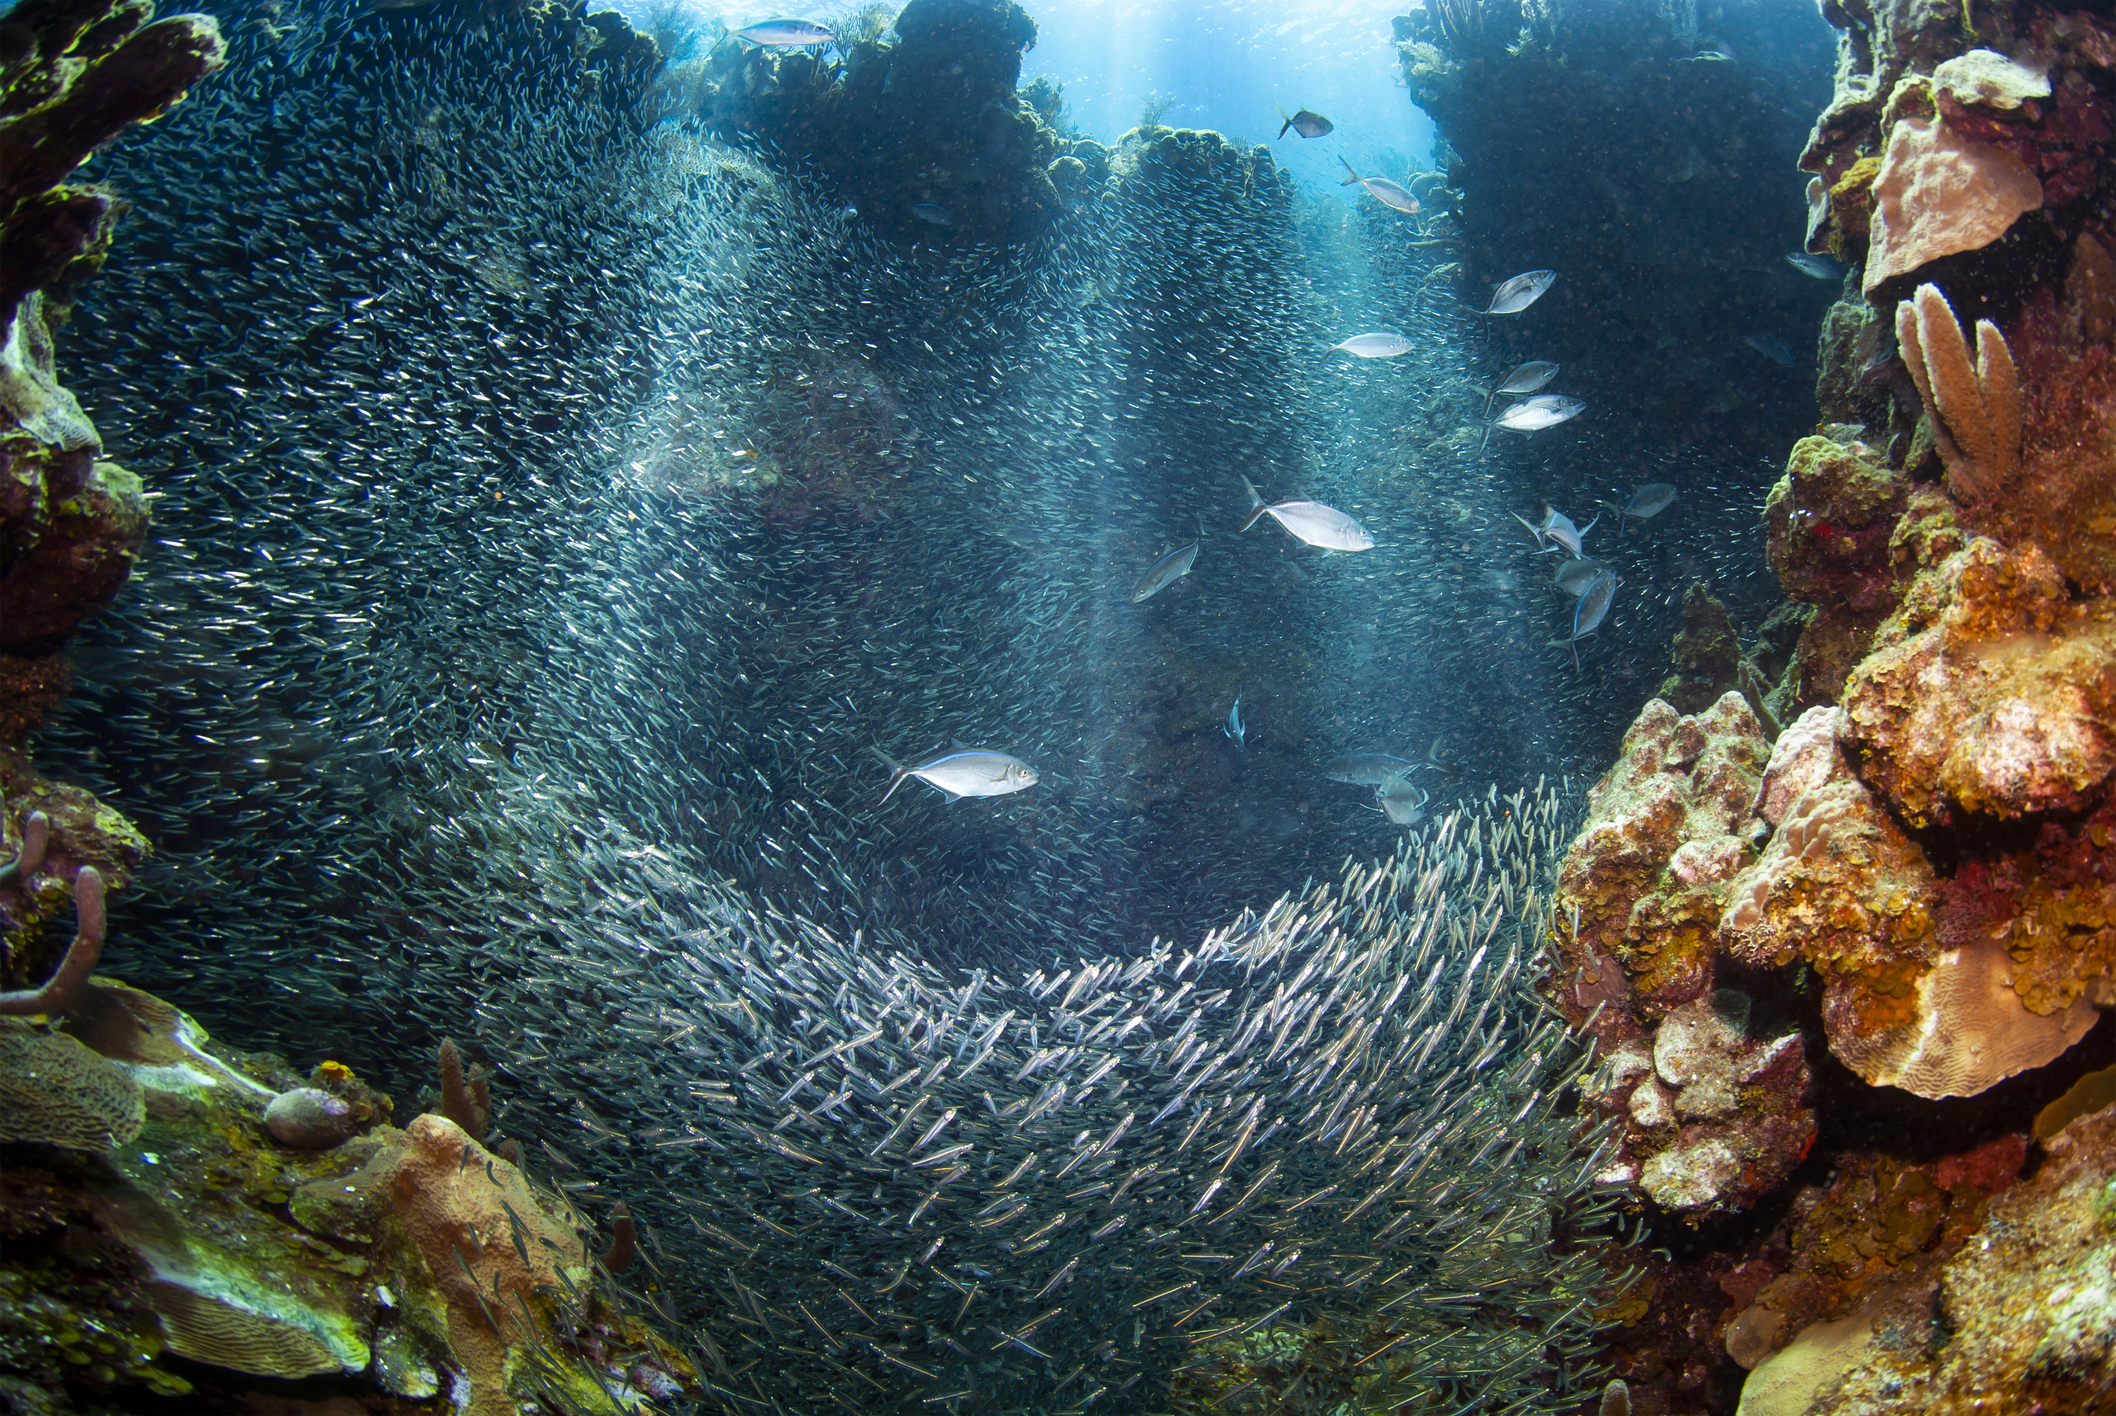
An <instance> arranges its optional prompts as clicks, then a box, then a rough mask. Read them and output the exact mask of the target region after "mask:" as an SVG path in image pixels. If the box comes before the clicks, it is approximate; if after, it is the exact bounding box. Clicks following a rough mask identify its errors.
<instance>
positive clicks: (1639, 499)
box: [1623, 482, 1675, 521]
mask: <svg viewBox="0 0 2116 1416" xmlns="http://www.w3.org/2000/svg"><path fill="white" fill-rule="evenodd" d="M1674 500H1675V488H1674V487H1673V486H1671V485H1670V484H1668V483H1666V482H1648V483H1646V485H1645V486H1643V487H1640V488H1639V489H1638V490H1637V491H1635V492H1633V493H1632V494H1631V500H1630V501H1628V502H1626V503H1625V504H1624V510H1623V519H1624V520H1625V521H1645V520H1648V519H1650V518H1652V517H1655V516H1658V515H1659V514H1660V513H1662V512H1664V511H1666V510H1667V509H1668V506H1669V504H1670V503H1671V502H1673V501H1674Z"/></svg>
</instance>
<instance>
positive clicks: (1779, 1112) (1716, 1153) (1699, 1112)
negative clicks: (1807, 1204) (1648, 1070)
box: [1630, 988, 1815, 1212]
mask: <svg viewBox="0 0 2116 1416" xmlns="http://www.w3.org/2000/svg"><path fill="white" fill-rule="evenodd" d="M1750 1011H1751V1008H1750V1000H1749V998H1748V996H1747V995H1746V994H1744V993H1741V992H1740V991H1738V990H1736V989H1731V988H1722V989H1715V990H1714V991H1713V992H1712V993H1710V994H1707V995H1706V996H1705V997H1702V998H1698V999H1695V1000H1693V1001H1691V1002H1689V1003H1685V1004H1683V1005H1681V1006H1679V1007H1677V1008H1674V1009H1671V1010H1670V1011H1669V1013H1668V1016H1667V1017H1665V1018H1663V1019H1662V1020H1661V1022H1660V1026H1659V1028H1658V1029H1657V1030H1656V1032H1655V1035H1654V1038H1653V1076H1652V1078H1651V1079H1649V1080H1648V1081H1646V1082H1643V1083H1641V1084H1640V1085H1639V1086H1638V1087H1637V1088H1635V1089H1634V1090H1633V1093H1632V1099H1631V1102H1630V1110H1631V1114H1632V1117H1633V1119H1634V1120H1635V1121H1638V1122H1640V1124H1642V1125H1649V1126H1653V1127H1655V1128H1663V1127H1665V1128H1671V1129H1672V1130H1673V1131H1674V1133H1675V1134H1674V1136H1673V1138H1672V1139H1671V1140H1670V1141H1669V1143H1668V1145H1667V1147H1666V1149H1664V1150H1661V1151H1658V1152H1656V1153H1655V1154H1653V1155H1651V1156H1650V1157H1648V1158H1647V1159H1646V1161H1645V1163H1644V1165H1643V1166H1642V1167H1641V1168H1640V1172H1639V1188H1640V1189H1641V1190H1643V1191H1645V1192H1646V1194H1647V1195H1648V1196H1650V1197H1651V1198H1652V1199H1653V1201H1654V1202H1655V1203H1656V1204H1659V1205H1660V1206H1661V1207H1662V1208H1663V1209H1668V1210H1673V1211H1677V1212H1700V1211H1709V1210H1717V1209H1741V1208H1744V1207H1746V1205H1748V1204H1749V1203H1751V1202H1753V1201H1754V1199H1755V1198H1756V1197H1758V1196H1760V1195H1765V1194H1768V1193H1770V1192H1771V1191H1773V1190H1775V1189H1777V1188H1778V1187H1779V1186H1780V1185H1782V1184H1783V1183H1784V1182H1785V1180H1786V1177H1787V1176H1789V1175H1790V1174H1791V1173H1792V1171H1793V1167H1794V1166H1796V1165H1798V1164H1799V1163H1800V1161H1801V1159H1802V1158H1804V1157H1805V1156H1806V1155H1807V1150H1808V1146H1809V1145H1810V1144H1811V1143H1812V1142H1813V1140H1814V1138H1815V1114H1814V1111H1813V1110H1812V1109H1811V1106H1810V1097H1809V1082H1810V1079H1809V1074H1808V1069H1807V1060H1806V1053H1805V1048H1804V1046H1803V1044H1802V1041H1801V1037H1800V1033H1799V1032H1798V1031H1797V1030H1796V1029H1786V1030H1782V1031H1778V1032H1777V1033H1776V1034H1775V1035H1768V1034H1766V1035H1763V1036H1758V1035H1757V1034H1756V1032H1755V1030H1753V1029H1752V1028H1751V1026H1750Z"/></svg>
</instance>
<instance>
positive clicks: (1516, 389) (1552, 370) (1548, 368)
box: [1479, 359, 1558, 418]
mask: <svg viewBox="0 0 2116 1416" xmlns="http://www.w3.org/2000/svg"><path fill="white" fill-rule="evenodd" d="M1557 376H1558V366H1557V365H1556V364H1553V363H1551V362H1550V361H1549V360H1548V359H1531V360H1529V361H1528V362H1527V363H1525V364H1523V365H1521V366H1520V367H1518V368H1516V369H1515V370H1514V371H1513V372H1512V373H1510V374H1508V375H1507V376H1506V377H1505V378H1503V379H1501V380H1499V384H1498V387H1496V388H1494V389H1493V390H1492V391H1491V392H1490V393H1487V394H1486V395H1484V412H1483V413H1482V414H1480V415H1479V416H1480V417H1485V418H1489V417H1490V416H1491V405H1492V400H1493V399H1495V398H1497V397H1499V396H1500V395H1501V394H1521V395H1526V394H1531V393H1534V392H1535V391H1536V390H1537V389H1540V388H1542V387H1543V386H1544V385H1545V384H1547V383H1549V382H1550V381H1551V380H1552V379H1554V378H1556V377H1557Z"/></svg>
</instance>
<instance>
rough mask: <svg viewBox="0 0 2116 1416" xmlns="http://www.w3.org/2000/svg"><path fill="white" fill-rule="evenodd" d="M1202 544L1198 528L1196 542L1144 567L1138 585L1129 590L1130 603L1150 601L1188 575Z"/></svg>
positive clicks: (1203, 539) (1203, 537) (1201, 530)
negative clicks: (1143, 572)
mask: <svg viewBox="0 0 2116 1416" xmlns="http://www.w3.org/2000/svg"><path fill="white" fill-rule="evenodd" d="M1204 544H1205V532H1204V530H1203V528H1200V529H1199V531H1198V539H1197V540H1195V541H1192V542H1191V543H1190V544H1189V545H1187V546H1178V547H1176V548H1175V549H1174V550H1172V551H1169V552H1168V553H1167V554H1165V555H1163V556H1162V557H1161V558H1160V559H1159V560H1157V561H1155V562H1154V563H1153V564H1152V565H1150V566H1148V567H1146V573H1145V574H1144V575H1142V576H1140V577H1139V583H1138V584H1136V585H1134V586H1132V588H1131V602H1132V603H1133V604H1134V605H1136V604H1138V603H1139V602H1140V601H1142V600H1151V599H1152V598H1153V597H1154V596H1156V595H1158V594H1160V593H1161V592H1162V591H1163V590H1166V589H1167V588H1168V587H1169V586H1171V585H1173V584H1175V583H1176V582H1177V581H1178V580H1181V579H1182V578H1183V577H1184V576H1186V575H1188V574H1190V568H1191V567H1192V566H1193V565H1195V564H1197V560H1198V548H1199V547H1201V546H1203V545H1204Z"/></svg>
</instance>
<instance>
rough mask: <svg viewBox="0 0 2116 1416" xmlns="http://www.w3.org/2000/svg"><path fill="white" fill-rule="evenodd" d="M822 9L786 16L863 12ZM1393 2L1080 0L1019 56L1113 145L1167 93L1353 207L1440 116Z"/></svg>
mask: <svg viewBox="0 0 2116 1416" xmlns="http://www.w3.org/2000/svg"><path fill="white" fill-rule="evenodd" d="M615 8H616V9H617V10H619V11H620V12H621V13H623V14H625V15H626V16H627V17H629V18H631V19H633V20H634V21H635V23H641V24H644V23H646V22H648V21H649V20H651V19H652V18H653V17H654V16H655V15H656V14H657V13H667V11H666V6H665V4H656V3H654V0H620V3H618V4H617V5H616V7H615ZM860 8H861V7H860V6H858V5H847V4H835V5H832V4H825V5H819V6H810V7H800V8H797V9H795V10H792V11H789V12H787V13H790V14H798V15H800V16H802V17H804V18H813V19H816V20H820V21H822V22H823V23H826V24H828V23H832V22H834V21H836V20H838V19H839V18H841V17H842V16H845V15H849V14H852V13H854V12H855V11H857V10H858V9H860ZM1402 9H1403V6H1402V4H1401V3H1399V0H1306V3H1299V4H1292V5H1287V4H1270V3H1264V0H1237V2H1236V3H1227V0H1171V3H1166V4H1156V5H1140V4H1136V3H1132V2H1131V0H1075V3H1070V4H1066V5H1033V6H1031V7H1030V13H1031V14H1032V15H1034V16H1035V19H1036V26H1037V38H1036V47H1035V48H1034V49H1032V50H1030V51H1029V53H1028V54H1027V56H1026V57H1025V58H1024V59H1023V61H1022V66H1021V82H1022V84H1023V85H1024V86H1026V85H1028V84H1029V83H1030V82H1031V81H1033V80H1034V79H1036V78H1037V77H1039V76H1045V77H1048V78H1050V79H1051V80H1053V81H1054V82H1056V83H1059V84H1061V85H1063V86H1064V91H1065V102H1066V118H1067V120H1068V121H1070V122H1071V123H1072V125H1073V126H1074V127H1075V128H1077V129H1078V130H1079V131H1080V132H1081V134H1083V135H1084V136H1086V137H1091V138H1094V139H1096V140H1097V141H1100V142H1103V143H1114V142H1116V140H1117V139H1118V138H1119V137H1121V136H1123V134H1124V133H1125V132H1126V131H1128V130H1129V129H1131V128H1134V127H1137V126H1138V124H1139V119H1140V114H1141V111H1142V109H1143V108H1144V106H1145V105H1146V104H1147V102H1148V101H1149V100H1167V101H1168V106H1167V107H1166V109H1165V110H1164V111H1163V112H1162V114H1161V121H1162V122H1163V123H1165V124H1167V125H1169V126H1170V127H1176V128H1210V129H1212V130H1214V131H1216V132H1220V133H1224V134H1226V135H1227V136H1228V137H1230V138H1237V139H1241V140H1243V141H1245V142H1250V143H1270V145H1271V150H1272V155H1273V157H1275V158H1276V159H1277V160H1278V162H1279V163H1280V165H1281V166H1283V167H1285V168H1287V169H1288V170H1290V171H1291V172H1293V173H1294V174H1295V175H1296V176H1297V177H1298V178H1299V179H1300V181H1301V184H1302V186H1303V187H1304V188H1305V189H1306V190H1308V191H1309V192H1310V193H1311V194H1313V195H1315V196H1337V197H1341V198H1342V199H1343V200H1345V201H1347V202H1349V201H1352V200H1353V199H1354V198H1356V197H1357V196H1358V195H1359V189H1357V188H1344V187H1341V186H1340V183H1341V180H1342V179H1343V177H1344V168H1343V167H1342V166H1341V165H1340V162H1339V159H1340V158H1342V159H1344V160H1347V161H1350V162H1351V163H1352V164H1353V165H1354V166H1356V167H1358V168H1359V170H1360V171H1361V172H1362V173H1371V174H1378V175H1381V176H1384V177H1393V178H1395V179H1397V180H1399V181H1400V180H1402V179H1403V177H1404V176H1405V174H1406V173H1407V172H1411V171H1416V170H1418V169H1420V168H1426V167H1430V166H1432V165H1433V161H1432V146H1433V123H1432V120H1431V119H1430V118H1428V117H1426V115H1425V114H1423V113H1422V112H1420V111H1419V110H1418V108H1417V107H1416V105H1414V104H1413V103H1412V102H1411V100H1410V96H1409V94H1408V93H1407V92H1406V91H1405V89H1404V88H1403V85H1402V84H1401V82H1400V81H1399V77H1398V72H1397V68H1396V51H1395V46H1394V44H1393V42H1392V40H1391V38H1390V20H1391V18H1392V17H1393V16H1395V15H1396V14H1398V13H1400V12H1401V11H1402ZM679 13H680V14H681V15H683V16H684V17H685V18H686V19H689V20H690V21H691V22H693V23H699V24H703V23H705V22H706V21H708V20H715V19H717V20H719V21H721V22H722V23H725V24H727V25H729V26H730V27H737V28H739V27H740V26H742V25H746V24H754V23H756V22H757V21H758V20H760V19H763V18H767V17H768V16H769V14H771V13H776V12H767V11H763V10H752V9H744V8H742V7H740V6H739V5H714V4H711V3H704V4H696V5H691V6H686V7H684V8H683V9H681V10H680V11H679ZM1274 105H1283V106H1284V108H1285V110H1286V111H1287V112H1288V113H1293V112H1297V111H1298V110H1300V109H1301V108H1308V109H1310V110H1312V111H1314V112H1317V113H1320V114H1322V115H1323V116H1324V117H1326V118H1328V119H1329V120H1330V121H1331V122H1333V123H1335V124H1336V125H1337V127H1336V131H1334V132H1331V133H1328V134H1326V135H1324V136H1323V137H1321V138H1317V139H1313V140H1308V141H1304V140H1302V139H1301V138H1300V137H1299V136H1298V135H1297V134H1294V133H1291V132H1289V133H1287V134H1286V136H1285V138H1284V139H1283V140H1278V139H1276V134H1277V133H1278V130H1279V126H1280V124H1281V123H1282V121H1283V120H1282V119H1281V118H1280V116H1279V113H1278V109H1277V107H1275V106H1274Z"/></svg>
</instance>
